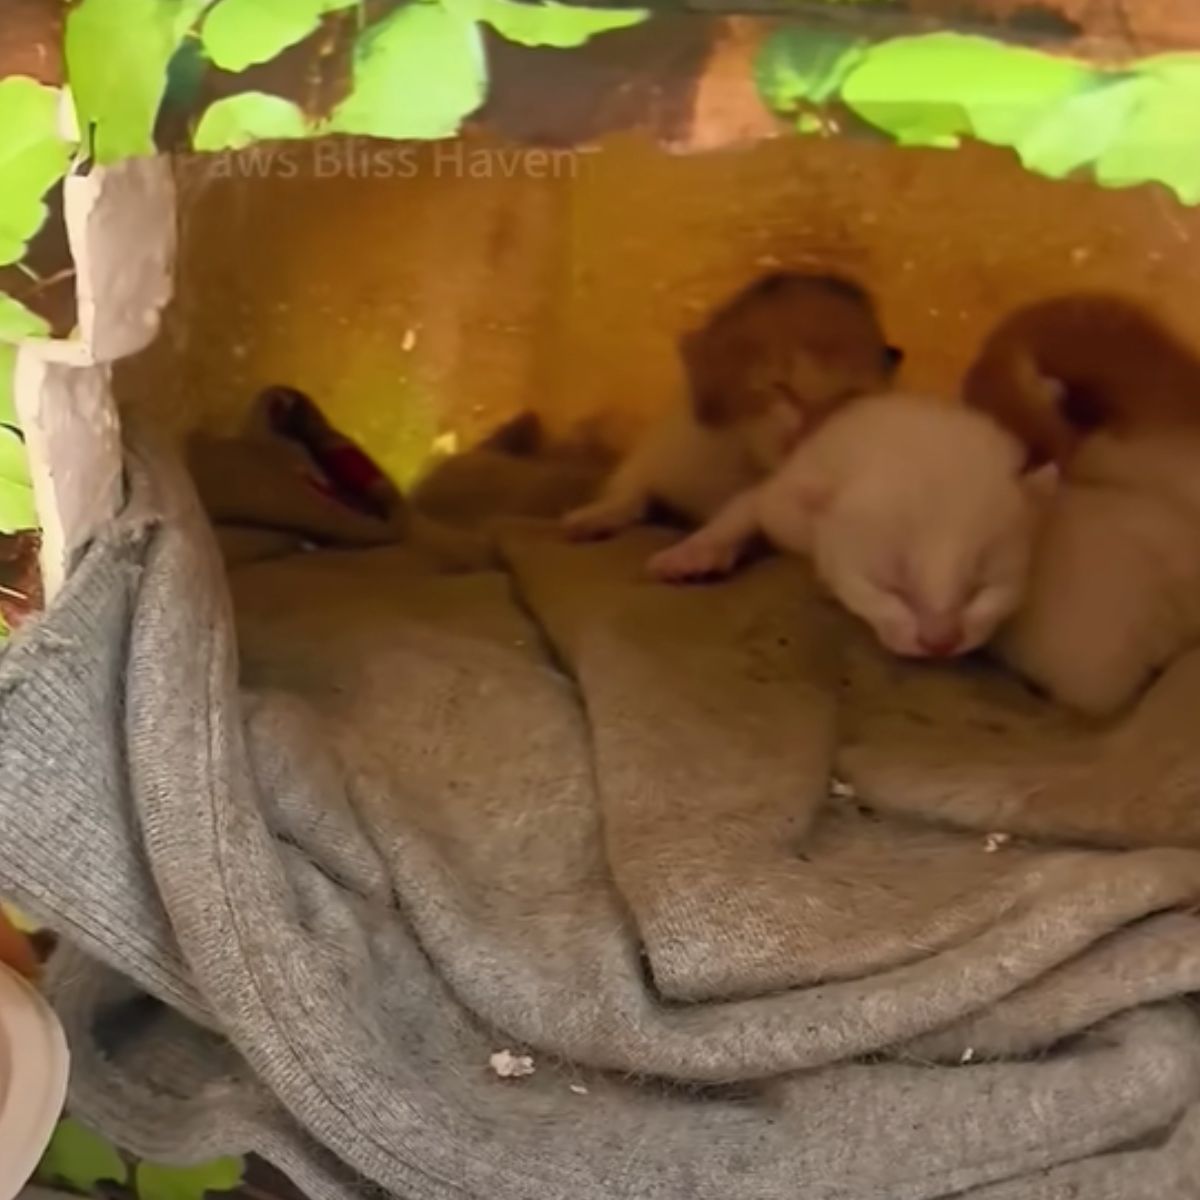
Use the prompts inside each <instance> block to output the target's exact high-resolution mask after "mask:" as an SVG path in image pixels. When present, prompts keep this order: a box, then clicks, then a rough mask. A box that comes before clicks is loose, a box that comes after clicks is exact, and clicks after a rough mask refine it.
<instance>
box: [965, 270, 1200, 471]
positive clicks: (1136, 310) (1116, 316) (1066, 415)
mask: <svg viewBox="0 0 1200 1200" xmlns="http://www.w3.org/2000/svg"><path fill="white" fill-rule="evenodd" d="M963 395H964V399H965V400H966V402H967V404H968V405H970V406H971V407H973V408H978V409H982V410H983V411H985V412H989V413H991V414H992V415H993V416H994V417H996V419H997V420H999V421H1000V422H1001V423H1002V424H1004V425H1005V426H1007V427H1008V428H1009V429H1011V430H1012V431H1013V433H1015V434H1016V435H1017V437H1019V438H1020V439H1021V441H1023V442H1024V443H1025V445H1026V446H1028V447H1029V452H1030V461H1031V462H1032V463H1034V464H1037V463H1041V462H1047V461H1054V462H1058V463H1064V462H1066V461H1067V459H1069V458H1070V456H1071V455H1072V454H1074V452H1075V451H1076V450H1077V449H1078V448H1079V446H1080V445H1081V444H1082V442H1083V441H1084V439H1086V438H1087V437H1088V436H1089V435H1091V434H1093V433H1097V432H1101V431H1103V432H1107V433H1110V434H1112V435H1113V436H1114V437H1117V438H1121V437H1125V436H1127V435H1129V434H1131V433H1136V432H1151V431H1153V430H1162V429H1168V428H1171V427H1172V426H1192V427H1197V428H1200V356H1198V355H1197V354H1196V352H1195V351H1193V350H1192V349H1191V347H1189V346H1188V345H1187V344H1186V343H1185V342H1184V341H1183V340H1182V339H1181V338H1180V337H1178V336H1177V335H1176V334H1175V333H1174V332H1173V331H1172V330H1171V329H1169V328H1168V327H1167V326H1166V325H1165V324H1164V323H1163V322H1162V321H1160V320H1159V318H1158V317H1156V316H1155V315H1154V314H1153V313H1152V312H1149V311H1148V310H1147V309H1145V308H1143V307H1142V306H1141V305H1139V304H1138V303H1136V302H1135V301H1132V300H1128V299H1124V298H1122V297H1120V296H1113V295H1105V294H1103V293H1080V294H1077V295H1067V296H1059V297H1056V298H1054V299H1051V300H1044V301H1041V302H1039V303H1036V304H1032V305H1029V306H1028V307H1025V308H1021V309H1018V310H1017V311H1016V312H1014V313H1013V314H1011V315H1010V316H1009V317H1008V318H1006V319H1005V320H1004V321H1002V322H1001V323H1000V325H999V326H998V327H997V328H996V329H995V330H994V331H993V332H992V334H991V335H990V337H988V339H987V341H986V342H985V343H984V345H983V349H982V350H981V351H980V353H979V355H978V357H977V358H976V360H975V362H974V364H973V365H972V367H971V369H970V371H969V372H968V374H967V377H966V380H965V383H964V386H963Z"/></svg>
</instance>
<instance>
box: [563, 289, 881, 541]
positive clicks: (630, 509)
mask: <svg viewBox="0 0 1200 1200" xmlns="http://www.w3.org/2000/svg"><path fill="white" fill-rule="evenodd" d="M680 349H681V354H682V357H683V362H684V368H685V372H686V376H687V382H688V392H687V395H686V397H685V398H684V399H683V400H681V401H680V402H679V403H677V404H676V405H675V406H674V407H673V408H672V409H671V410H670V411H669V412H668V413H666V414H665V415H664V416H663V417H662V418H660V419H659V420H658V421H656V422H654V423H653V424H652V425H651V427H650V428H649V429H648V430H647V431H646V432H645V434H644V435H643V436H642V437H641V439H640V440H639V441H638V442H637V443H636V444H635V446H634V447H633V449H632V451H631V452H630V454H629V455H628V456H627V457H626V458H625V459H624V460H623V461H622V463H621V464H620V466H619V467H618V468H617V470H616V471H615V472H614V473H613V474H612V476H611V477H610V478H609V480H608V482H607V483H606V484H605V486H604V488H603V489H602V491H601V494H600V496H599V498H598V499H597V500H595V501H594V502H593V503H592V504H589V505H586V506H584V507H582V508H579V509H576V510H575V511H574V512H572V513H570V514H568V516H567V517H566V519H565V522H564V527H565V529H566V532H567V533H568V535H570V536H572V537H580V538H587V537H602V536H606V535H608V534H612V533H615V532H617V531H618V530H620V529H623V528H625V527H626V526H628V525H632V524H634V523H636V522H637V521H639V520H641V519H642V517H643V516H644V515H645V513H646V511H647V509H648V508H649V506H650V504H651V502H652V501H654V500H658V501H662V502H663V503H665V504H666V505H668V507H670V508H672V509H674V510H675V511H677V512H678V513H680V514H681V515H683V516H686V517H689V518H691V519H692V520H695V521H702V520H705V519H706V518H707V517H709V516H711V515H712V514H713V513H714V512H716V511H717V509H719V508H720V507H721V505H722V504H724V503H725V502H726V501H727V500H728V499H729V498H730V497H731V496H733V495H735V494H736V493H737V492H739V491H740V490H741V489H742V488H744V487H746V486H748V485H749V484H752V483H753V482H755V481H756V480H758V479H761V478H762V477H763V475H765V474H766V473H767V472H769V471H770V470H772V469H773V468H774V467H775V466H777V465H778V464H779V463H780V462H781V461H782V460H783V458H784V457H785V456H786V454H787V453H788V451H789V450H790V449H791V448H792V446H794V445H795V444H796V442H797V441H798V440H799V439H800V438H801V437H802V436H804V434H806V433H807V432H808V431H809V430H810V429H812V428H814V427H815V426H816V425H817V424H818V423H819V422H820V421H821V420H822V419H823V418H824V417H825V416H826V415H827V414H828V413H830V412H832V411H833V410H834V409H836V408H837V407H838V406H839V405H841V404H843V403H845V401H847V400H849V399H851V398H853V397H855V396H861V395H864V394H866V393H869V392H874V391H879V390H881V389H883V388H885V387H886V386H887V385H888V383H889V381H890V380H891V378H892V376H893V374H894V373H895V371H896V369H897V367H898V365H899V363H900V360H901V358H902V355H901V353H900V351H898V350H896V349H895V348H894V347H891V346H888V345H887V343H886V341H885V340H884V336H883V331H882V329H881V327H880V324H879V320H878V317H877V316H876V313H875V307H874V304H873V303H872V301H871V298H870V297H869V296H868V295H867V293H866V292H865V291H864V290H863V289H862V288H860V287H859V286H858V285H857V284H854V283H850V282H848V281H846V280H842V279H838V278H835V277H834V276H830V275H816V274H804V273H800V272H779V273H776V274H772V275H768V276H766V277H764V278H762V279H759V280H757V281H756V282H755V283H753V284H751V285H750V286H749V287H747V288H745V289H744V290H743V291H741V292H739V293H738V294H737V295H736V296H735V297H734V298H733V299H732V300H730V301H729V302H727V303H726V304H725V305H724V306H722V307H721V308H720V309H718V310H717V311H716V312H715V313H714V314H713V315H712V316H711V317H710V318H709V320H708V321H707V322H706V323H705V324H704V325H703V326H702V327H701V328H700V329H698V330H696V331H695V332H693V333H690V334H688V335H686V336H685V337H684V339H683V341H682V344H681V348H680Z"/></svg>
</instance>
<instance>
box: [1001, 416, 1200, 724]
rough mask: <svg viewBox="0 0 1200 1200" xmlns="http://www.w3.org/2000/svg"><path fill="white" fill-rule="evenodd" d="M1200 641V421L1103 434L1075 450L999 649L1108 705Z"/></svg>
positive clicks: (1089, 701)
mask: <svg viewBox="0 0 1200 1200" xmlns="http://www.w3.org/2000/svg"><path fill="white" fill-rule="evenodd" d="M1198 641H1200V429H1197V428H1189V429H1184V430H1179V429H1176V430H1172V431H1170V432H1151V433H1145V434H1138V435H1134V436H1131V437H1128V438H1123V439H1117V438H1115V437H1113V436H1111V435H1104V434H1098V435H1096V436H1094V437H1093V438H1090V439H1089V440H1088V442H1087V443H1086V444H1085V445H1084V446H1083V447H1082V448H1081V449H1080V450H1079V452H1078V453H1077V455H1076V456H1075V458H1074V460H1073V461H1072V464H1071V467H1070V470H1069V471H1068V472H1067V474H1066V476H1065V477H1064V480H1063V483H1062V487H1061V488H1060V491H1059V494H1058V497H1057V499H1056V502H1055V504H1054V505H1053V506H1052V508H1051V510H1050V512H1049V514H1048V517H1047V520H1046V525H1045V529H1044V532H1043V541H1042V543H1041V546H1040V547H1039V551H1038V555H1037V560H1036V563H1035V566H1034V570H1033V575H1032V578H1031V580H1030V586H1029V592H1028V595H1027V598H1026V600H1025V603H1024V604H1023V606H1022V607H1021V609H1020V611H1019V612H1018V613H1017V615H1016V617H1015V618H1014V619H1013V621H1012V623H1011V624H1010V625H1009V627H1008V628H1007V629H1006V630H1005V632H1004V634H1003V636H1002V637H1001V638H1000V639H998V641H997V647H996V648H997V650H998V652H999V653H1000V655H1001V657H1002V658H1003V659H1004V660H1005V661H1006V662H1007V663H1008V664H1009V665H1010V666H1012V667H1013V668H1014V669H1016V670H1017V671H1018V672H1020V673H1021V674H1023V675H1025V676H1026V677H1027V678H1028V679H1029V680H1031V681H1032V682H1033V683H1035V684H1037V685H1038V686H1039V687H1041V688H1042V689H1043V690H1044V691H1046V692H1047V693H1048V694H1049V695H1050V696H1051V697H1052V698H1054V699H1055V700H1057V701H1058V702H1059V703H1061V704H1064V705H1066V706H1068V707H1070V708H1074V709H1076V710H1078V711H1079V712H1082V713H1084V714H1087V715H1090V716H1095V717H1104V716H1109V715H1111V714H1113V713H1115V712H1117V711H1119V710H1120V709H1122V708H1123V707H1125V706H1126V705H1128V704H1129V703H1130V702H1131V701H1133V700H1134V699H1135V698H1136V697H1137V695H1138V694H1139V693H1140V691H1141V690H1142V689H1143V688H1144V687H1145V686H1146V684H1147V683H1149V682H1150V680H1151V679H1152V678H1153V676H1154V675H1155V673H1156V672H1158V671H1159V670H1161V669H1162V668H1163V667H1165V666H1167V665H1168V664H1169V663H1170V662H1171V661H1172V659H1174V658H1175V657H1176V656H1177V655H1178V654H1180V653H1181V652H1183V651H1184V650H1185V649H1187V648H1189V647H1190V646H1191V645H1193V644H1194V643H1196V642H1198Z"/></svg>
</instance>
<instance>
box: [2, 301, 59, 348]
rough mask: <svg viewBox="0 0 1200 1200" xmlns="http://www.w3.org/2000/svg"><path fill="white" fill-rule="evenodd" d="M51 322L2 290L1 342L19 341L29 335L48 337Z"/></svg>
mask: <svg viewBox="0 0 1200 1200" xmlns="http://www.w3.org/2000/svg"><path fill="white" fill-rule="evenodd" d="M49 333H50V324H49V322H48V321H46V320H45V319H44V318H43V317H39V316H38V315H37V313H35V312H30V311H29V309H27V308H26V307H25V305H23V304H22V303H21V302H20V301H19V300H14V299H13V298H12V297H11V296H6V295H5V294H4V293H3V292H0V342H19V341H21V340H22V339H23V338H27V337H46V336H47V335H48V334H49Z"/></svg>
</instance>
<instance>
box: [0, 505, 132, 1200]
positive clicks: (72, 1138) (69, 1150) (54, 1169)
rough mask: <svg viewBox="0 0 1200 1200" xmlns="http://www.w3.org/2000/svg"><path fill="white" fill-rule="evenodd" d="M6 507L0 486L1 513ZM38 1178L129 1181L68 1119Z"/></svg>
mask: <svg viewBox="0 0 1200 1200" xmlns="http://www.w3.org/2000/svg"><path fill="white" fill-rule="evenodd" d="M6 508H7V503H6V500H5V496H4V492H3V488H2V486H0V513H2V512H3V511H4V510H5V509H6ZM38 1178H39V1179H42V1180H44V1181H45V1182H47V1183H61V1184H66V1186H67V1187H69V1188H73V1189H74V1190H75V1191H77V1192H83V1193H84V1194H85V1195H86V1194H87V1193H88V1192H91V1191H94V1190H95V1187H96V1184H98V1183H100V1182H102V1181H103V1180H111V1181H112V1182H113V1183H119V1184H123V1183H124V1182H125V1181H126V1180H127V1179H128V1178H129V1168H128V1167H126V1165H125V1164H124V1162H122V1161H121V1156H120V1155H119V1154H118V1153H117V1152H116V1150H114V1149H113V1147H112V1146H111V1145H109V1143H108V1142H106V1141H105V1140H104V1139H103V1138H102V1137H100V1136H99V1135H97V1134H95V1133H92V1132H91V1130H89V1129H85V1128H84V1127H83V1126H82V1125H80V1124H79V1123H78V1122H77V1121H73V1120H71V1119H70V1118H69V1117H67V1118H65V1119H64V1120H62V1121H59V1123H58V1128H57V1129H55V1131H54V1137H53V1138H52V1139H51V1140H50V1145H49V1146H48V1147H47V1149H46V1153H45V1154H44V1155H43V1156H42V1162H41V1165H40V1166H39V1167H38Z"/></svg>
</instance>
